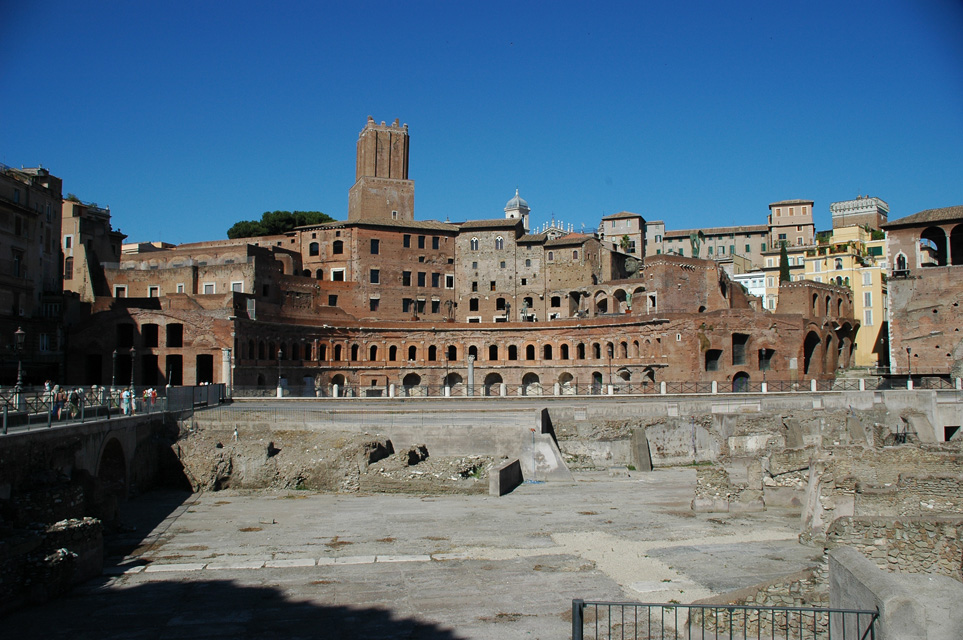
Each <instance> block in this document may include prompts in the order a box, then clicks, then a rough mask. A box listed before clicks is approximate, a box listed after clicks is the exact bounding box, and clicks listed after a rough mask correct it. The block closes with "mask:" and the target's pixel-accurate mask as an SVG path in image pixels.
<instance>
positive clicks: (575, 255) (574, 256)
mask: <svg viewBox="0 0 963 640" xmlns="http://www.w3.org/2000/svg"><path fill="white" fill-rule="evenodd" d="M572 260H578V249H576V250H574V251H573V252H572Z"/></svg>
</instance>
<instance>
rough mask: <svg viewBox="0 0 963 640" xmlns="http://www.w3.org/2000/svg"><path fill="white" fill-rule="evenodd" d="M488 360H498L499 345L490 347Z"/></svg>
mask: <svg viewBox="0 0 963 640" xmlns="http://www.w3.org/2000/svg"><path fill="white" fill-rule="evenodd" d="M488 359H489V360H492V361H494V360H498V345H497V344H492V345H488Z"/></svg>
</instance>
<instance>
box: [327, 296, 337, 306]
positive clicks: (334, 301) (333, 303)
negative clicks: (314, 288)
mask: <svg viewBox="0 0 963 640" xmlns="http://www.w3.org/2000/svg"><path fill="white" fill-rule="evenodd" d="M328 306H329V307H336V306H338V296H336V295H334V294H330V295H328Z"/></svg>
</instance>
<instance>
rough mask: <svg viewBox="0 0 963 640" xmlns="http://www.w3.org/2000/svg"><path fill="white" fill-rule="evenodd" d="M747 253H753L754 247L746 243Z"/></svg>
mask: <svg viewBox="0 0 963 640" xmlns="http://www.w3.org/2000/svg"><path fill="white" fill-rule="evenodd" d="M746 253H752V247H751V246H749V245H748V244H747V245H746Z"/></svg>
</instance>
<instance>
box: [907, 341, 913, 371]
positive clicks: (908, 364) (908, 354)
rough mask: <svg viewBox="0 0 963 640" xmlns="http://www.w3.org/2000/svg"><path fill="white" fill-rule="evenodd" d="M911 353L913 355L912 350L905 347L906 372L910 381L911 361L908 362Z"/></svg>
mask: <svg viewBox="0 0 963 640" xmlns="http://www.w3.org/2000/svg"><path fill="white" fill-rule="evenodd" d="M911 353H913V350H912V349H910V348H909V347H906V371H907V375H908V376H909V377H910V379H912V377H913V361H912V360H910V354H911Z"/></svg>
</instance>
